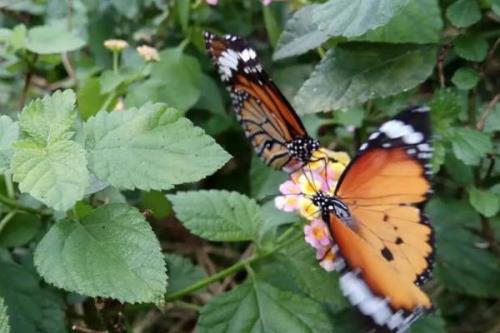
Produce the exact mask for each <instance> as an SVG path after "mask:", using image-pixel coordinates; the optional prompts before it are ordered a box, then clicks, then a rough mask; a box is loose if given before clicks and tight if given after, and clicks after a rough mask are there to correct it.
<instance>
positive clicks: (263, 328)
mask: <svg viewBox="0 0 500 333" xmlns="http://www.w3.org/2000/svg"><path fill="white" fill-rule="evenodd" d="M196 331H197V332H199V333H205V332H210V333H226V332H227V333H233V332H253V333H279V332H287V333H309V332H315V333H323V332H325V333H326V332H334V330H333V328H332V326H331V324H330V321H329V319H328V315H327V314H326V313H325V311H324V309H323V308H322V306H321V305H320V304H319V303H317V302H315V301H313V300H311V299H310V298H307V297H305V296H301V295H298V294H294V293H291V292H288V291H282V290H280V289H277V288H275V287H273V286H271V285H270V284H267V283H265V282H263V281H260V280H258V279H256V278H253V279H252V280H251V281H248V282H245V283H244V284H242V285H240V286H238V287H236V288H235V289H233V290H231V291H230V292H227V293H224V294H221V295H219V296H216V297H215V298H214V299H213V300H212V301H211V302H210V303H209V304H208V305H206V306H204V307H203V308H202V310H201V312H200V318H199V320H198V325H197V327H196Z"/></svg>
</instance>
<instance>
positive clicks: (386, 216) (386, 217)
mask: <svg viewBox="0 0 500 333" xmlns="http://www.w3.org/2000/svg"><path fill="white" fill-rule="evenodd" d="M387 221H389V215H387V214H384V222H387Z"/></svg>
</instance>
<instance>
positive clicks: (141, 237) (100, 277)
mask: <svg viewBox="0 0 500 333" xmlns="http://www.w3.org/2000/svg"><path fill="white" fill-rule="evenodd" d="M35 266H36V268H37V271H38V273H39V274H40V275H41V276H42V277H43V278H44V279H45V280H46V281H47V282H49V283H51V284H53V285H55V286H57V287H59V288H63V289H65V290H68V291H72V292H76V293H79V294H82V295H87V296H92V297H96V296H101V297H110V298H114V299H117V300H119V301H121V302H128V303H136V302H161V300H162V299H163V295H164V294H165V292H166V287H167V275H166V271H165V262H164V259H163V255H162V253H161V249H160V244H159V242H158V240H157V239H156V236H155V234H154V233H153V231H152V230H151V226H150V225H149V224H148V223H147V222H146V221H145V219H144V216H143V215H142V214H141V213H140V212H139V211H138V210H137V209H135V208H132V207H130V206H128V205H125V204H110V205H107V206H103V207H99V208H97V209H96V210H95V211H94V212H92V213H90V214H88V215H86V216H84V217H83V218H82V219H81V220H80V221H74V220H69V219H66V220H62V221H59V222H57V223H56V224H54V225H53V226H52V228H51V229H50V230H49V232H48V233H47V234H46V235H45V236H44V238H43V239H42V240H41V241H40V243H39V244H38V247H37V248H36V251H35Z"/></svg>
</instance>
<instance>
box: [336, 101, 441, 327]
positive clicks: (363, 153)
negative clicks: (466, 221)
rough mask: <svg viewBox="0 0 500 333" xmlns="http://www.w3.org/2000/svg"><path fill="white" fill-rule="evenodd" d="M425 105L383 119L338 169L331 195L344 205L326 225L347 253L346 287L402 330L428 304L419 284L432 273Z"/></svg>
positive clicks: (368, 311)
mask: <svg viewBox="0 0 500 333" xmlns="http://www.w3.org/2000/svg"><path fill="white" fill-rule="evenodd" d="M431 156H432V147H431V144H430V125H429V109H428V108H426V107H412V108H409V109H407V110H405V111H403V112H402V113H400V114H399V115H397V116H396V117H395V118H393V119H391V120H389V121H387V122H385V123H384V124H382V126H380V128H379V129H378V130H377V131H376V132H374V133H373V134H371V135H370V137H369V139H368V141H367V142H366V143H365V144H363V145H362V146H361V147H360V150H359V152H358V154H357V156H356V157H355V158H354V159H353V160H352V161H351V163H350V164H349V166H348V168H347V169H346V170H345V172H344V173H343V175H342V177H341V179H340V180H339V183H338V185H337V189H336V193H335V195H336V197H338V198H339V199H340V200H341V202H342V203H343V204H344V205H345V206H346V207H348V210H349V213H350V217H349V219H348V221H347V220H345V219H344V220H343V219H342V218H341V217H338V216H336V215H335V214H330V216H329V221H328V222H329V225H330V228H331V232H332V236H333V238H334V240H335V242H336V243H337V244H338V251H339V258H342V259H340V260H344V261H345V268H344V269H345V270H344V274H343V275H342V276H341V280H340V286H341V288H342V290H343V292H344V294H345V295H346V296H347V297H348V298H349V299H350V301H351V302H352V303H353V304H355V305H356V306H357V307H358V309H359V310H360V311H361V312H362V313H363V314H365V315H367V316H369V317H370V318H371V319H372V320H373V321H374V322H375V323H376V324H377V325H379V326H383V327H385V328H388V329H389V330H390V331H394V332H401V331H404V330H405V329H406V328H407V327H408V326H409V325H410V324H411V322H412V321H413V320H415V319H416V318H417V317H418V316H419V315H420V314H421V313H422V312H425V311H426V310H429V309H430V308H431V306H432V304H431V301H430V299H429V297H428V296H427V295H426V294H425V293H424V292H422V291H421V290H420V288H419V287H420V286H421V285H422V284H423V283H424V282H425V281H426V280H427V279H428V278H429V277H430V274H431V270H432V265H433V256H434V244H433V243H434V239H433V230H432V227H431V225H430V223H429V221H428V219H427V218H426V217H425V215H424V214H423V213H422V211H421V209H420V208H419V207H420V206H421V204H423V203H424V202H425V201H426V200H427V198H428V195H429V193H430V191H431V183H430V179H429V175H430V158H431Z"/></svg>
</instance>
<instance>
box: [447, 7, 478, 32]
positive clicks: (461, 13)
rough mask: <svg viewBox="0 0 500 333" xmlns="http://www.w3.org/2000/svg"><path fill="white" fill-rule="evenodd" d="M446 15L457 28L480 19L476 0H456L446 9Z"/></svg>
mask: <svg viewBox="0 0 500 333" xmlns="http://www.w3.org/2000/svg"><path fill="white" fill-rule="evenodd" d="M446 17H448V19H449V20H450V21H451V23H453V25H454V26H456V27H458V28H465V27H468V26H470V25H472V24H474V23H476V22H477V21H479V20H480V19H481V8H480V7H479V4H478V3H477V1H476V0H456V1H455V2H453V3H452V4H451V5H450V6H449V7H448V8H447V9H446Z"/></svg>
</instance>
